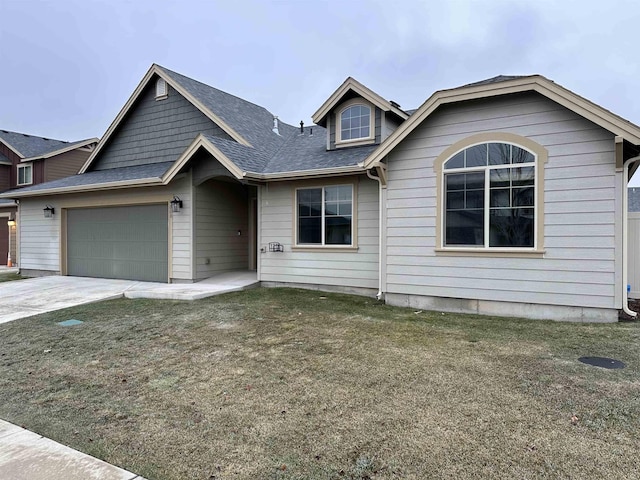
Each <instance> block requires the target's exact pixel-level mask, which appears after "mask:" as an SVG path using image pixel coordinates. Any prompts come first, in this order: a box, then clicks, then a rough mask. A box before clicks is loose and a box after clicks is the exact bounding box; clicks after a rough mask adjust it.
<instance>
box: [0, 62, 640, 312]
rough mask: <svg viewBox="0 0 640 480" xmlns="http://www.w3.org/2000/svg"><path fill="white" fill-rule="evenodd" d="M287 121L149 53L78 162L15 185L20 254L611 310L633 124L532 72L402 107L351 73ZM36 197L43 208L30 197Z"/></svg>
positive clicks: (142, 276)
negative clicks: (310, 110)
mask: <svg viewBox="0 0 640 480" xmlns="http://www.w3.org/2000/svg"><path fill="white" fill-rule="evenodd" d="M312 118H313V121H314V123H315V125H312V126H303V125H302V124H301V125H300V127H297V126H292V125H288V124H286V123H284V122H282V121H280V120H279V119H278V117H276V116H274V115H273V114H272V113H270V112H269V111H267V110H266V109H264V108H262V107H260V106H258V105H255V104H253V103H251V102H249V101H246V100H243V99H241V98H238V97H235V96H233V95H230V94H228V93H225V92H222V91H220V90H217V89H215V88H213V87H210V86H208V85H205V84H203V83H200V82H198V81H196V80H193V79H191V78H188V77H185V76H183V75H181V74H178V73H176V72H173V71H171V70H168V69H166V68H164V67H161V66H159V65H152V66H151V68H150V69H149V71H148V72H147V74H146V75H145V76H144V78H143V79H142V81H141V82H140V84H139V85H138V86H137V88H136V89H135V91H134V92H133V94H132V95H131V97H130V98H129V100H128V101H127V102H126V104H125V105H124V107H123V108H122V110H121V111H120V113H119V114H118V116H117V117H116V118H115V119H114V121H113V123H112V124H111V126H110V127H109V128H108V130H107V131H106V133H105V135H104V136H103V138H102V139H101V141H100V142H99V144H98V145H97V147H96V148H95V150H94V151H93V153H92V154H91V156H90V157H89V158H88V160H87V161H86V163H85V164H84V166H83V167H82V169H81V170H80V173H79V174H78V175H74V176H71V177H67V178H64V179H61V180H56V181H53V182H48V183H44V184H41V185H34V186H32V187H28V188H23V189H21V190H19V191H16V192H11V193H6V194H3V195H0V198H2V197H4V198H11V199H18V200H19V201H20V211H19V215H20V219H21V222H20V228H21V234H20V265H21V267H22V271H23V272H24V273H25V274H31V275H43V274H60V275H79V276H98V277H108V278H127V279H139V280H150V281H163V282H195V281H198V280H201V279H204V278H207V277H210V276H212V275H215V274H216V273H218V272H223V271H229V270H237V269H249V270H255V271H256V275H257V279H258V280H259V281H260V282H261V283H262V284H263V285H266V286H276V285H289V286H303V287H308V288H321V289H327V290H339V291H348V292H356V293H362V294H371V295H376V296H377V297H378V298H379V299H384V300H385V301H386V302H388V303H390V304H394V305H405V306H411V307H413V308H417V309H423V308H424V309H438V310H443V311H456V312H479V313H488V314H496V315H508V316H523V317H531V318H553V319H573V320H584V321H615V320H616V319H617V316H618V310H620V309H627V296H626V255H627V252H626V241H625V238H626V235H625V228H626V222H625V218H626V194H625V192H626V190H627V188H626V187H627V181H628V178H629V177H630V175H631V172H632V171H633V170H634V169H635V165H636V162H637V161H638V158H639V154H640V128H639V127H638V126H636V125H634V124H632V123H630V122H629V121H627V120H624V119H622V118H620V117H619V116H617V115H615V114H613V113H611V112H609V111H607V110H605V109H604V108H602V107H600V106H598V105H596V104H594V103H592V102H590V101H588V100H586V99H585V98H582V97H580V96H579V95H576V94H575V93H573V92H571V91H569V90H567V89H565V88H563V87H561V86H560V85H558V84H556V83H554V82H552V81H550V80H548V79H546V78H545V77H543V76H540V75H530V76H498V77H495V78H491V79H488V80H485V81H482V82H478V83H474V84H469V85H464V86H462V87H458V88H453V89H450V90H441V91H437V92H435V93H434V94H433V95H431V96H430V97H429V98H428V99H427V100H426V101H425V102H424V103H423V104H422V105H421V106H420V107H419V108H418V109H416V110H404V109H402V108H401V106H400V105H398V104H397V103H395V102H393V101H390V100H386V99H385V98H384V97H382V96H380V95H378V94H377V93H375V92H373V91H372V90H371V89H369V88H367V87H366V86H364V85H363V84H361V83H359V82H357V81H356V80H354V79H353V78H347V79H346V80H345V82H344V83H343V84H342V85H340V86H339V87H338V89H337V90H336V91H335V92H333V93H332V94H331V95H330V96H329V97H328V98H327V100H326V101H325V102H324V103H323V104H322V105H321V106H320V107H319V108H318V110H317V111H316V112H315V113H314V114H313V116H312ZM47 208H48V209H49V210H45V209H47Z"/></svg>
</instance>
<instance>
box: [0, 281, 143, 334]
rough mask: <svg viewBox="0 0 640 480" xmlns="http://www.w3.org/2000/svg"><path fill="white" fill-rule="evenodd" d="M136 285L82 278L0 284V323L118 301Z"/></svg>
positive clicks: (129, 282) (128, 282)
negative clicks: (70, 308)
mask: <svg viewBox="0 0 640 480" xmlns="http://www.w3.org/2000/svg"><path fill="white" fill-rule="evenodd" d="M138 283H140V282H133V281H130V280H109V279H102V278H83V277H59V276H52V277H39V278H29V279H26V280H16V281H14V282H3V283H0V323H5V322H10V321H11V320H17V319H18V318H23V317H30V316H31V315H38V314H39V313H45V312H52V311H54V310H60V309H63V308H67V307H73V306H75V305H82V304H84V303H92V302H100V301H102V300H110V299H112V298H120V297H122V296H123V294H124V292H125V291H126V290H127V289H129V288H131V287H133V286H134V285H136V284H138Z"/></svg>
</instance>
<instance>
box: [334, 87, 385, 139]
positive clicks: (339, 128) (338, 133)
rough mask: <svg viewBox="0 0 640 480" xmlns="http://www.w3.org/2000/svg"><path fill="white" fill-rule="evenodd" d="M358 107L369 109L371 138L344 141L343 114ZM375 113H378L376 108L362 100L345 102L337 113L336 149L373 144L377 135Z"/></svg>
mask: <svg viewBox="0 0 640 480" xmlns="http://www.w3.org/2000/svg"><path fill="white" fill-rule="evenodd" d="M356 105H360V106H362V107H367V108H368V109H369V136H368V137H358V138H350V139H347V140H343V139H342V114H343V113H344V112H345V111H346V110H348V109H349V108H351V107H355V106H356ZM375 113H376V109H375V107H374V106H373V105H371V104H370V103H369V102H367V101H365V100H364V99H362V98H354V99H352V100H349V101H347V102H345V103H344V104H343V105H342V106H341V108H340V110H338V111H337V112H336V127H335V128H336V147H339V146H355V145H360V144H366V143H372V142H373V141H374V140H375V134H376V125H375V120H376V115H375Z"/></svg>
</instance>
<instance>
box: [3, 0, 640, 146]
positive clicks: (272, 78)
mask: <svg viewBox="0 0 640 480" xmlns="http://www.w3.org/2000/svg"><path fill="white" fill-rule="evenodd" d="M0 21H1V22H2V23H1V26H0V72H1V73H0V87H1V88H0V105H1V107H0V128H1V129H5V130H13V131H19V132H24V133H31V134H34V135H40V136H45V137H50V138H57V139H62V140H78V139H82V138H88V137H98V136H101V135H102V134H103V133H104V132H105V130H106V129H107V127H108V126H109V124H110V123H111V121H112V120H113V119H114V117H115V116H116V115H117V113H118V111H119V110H120V109H121V108H122V106H123V105H124V103H125V102H126V100H127V99H128V97H129V96H130V95H131V93H132V92H133V90H134V89H135V87H136V86H137V84H138V82H139V81H140V80H141V79H142V77H143V76H144V74H145V73H146V71H147V70H148V68H149V67H150V66H151V64H152V63H154V62H155V63H158V64H160V65H163V66H165V67H167V68H170V69H172V70H175V71H178V72H180V73H182V74H184V75H187V76H189V77H191V78H195V79H196V80H200V81H202V82H204V83H207V84H209V85H211V86H214V87H216V88H219V89H221V90H224V91H227V92H229V93H233V94H235V95H237V96H240V97H242V98H245V99H247V100H250V101H253V102H255V103H257V104H259V105H262V106H264V107H266V108H267V109H268V110H269V111H271V112H272V113H273V114H275V115H279V116H280V118H281V119H282V120H284V121H286V122H288V123H292V124H297V123H298V122H300V120H304V121H305V123H306V124H308V123H310V122H311V120H310V117H311V115H312V114H313V113H314V112H315V110H316V109H317V108H318V107H319V106H320V105H321V104H322V103H323V102H324V101H325V100H326V98H327V97H328V96H329V95H330V94H331V93H332V92H333V91H334V90H335V89H336V88H337V87H338V86H339V85H340V84H341V83H342V82H343V81H344V79H345V78H346V77H347V76H353V77H354V78H356V79H357V80H359V81H360V82H362V83H364V84H365V85H367V86H368V87H369V88H371V89H373V90H374V91H376V92H377V93H379V94H380V95H382V96H383V97H385V98H387V99H392V100H395V101H397V102H398V103H400V104H401V105H402V107H403V108H415V107H418V106H419V105H420V104H421V103H422V102H424V100H426V99H427V98H428V97H429V95H431V94H432V93H433V92H434V91H435V90H439V89H443V88H451V87H456V86H459V85H463V84H465V83H469V82H473V81H477V80H481V79H484V78H488V77H492V76H495V75H499V74H507V75H509V74H511V75H523V74H532V73H539V74H542V75H544V76H546V77H547V78H549V79H551V80H554V81H555V82H557V83H559V84H561V85H563V86H564V87H566V88H568V89H570V90H572V91H574V92H576V93H578V94H580V95H583V96H585V97H587V98H588V99H590V100H592V101H594V102H596V103H598V104H600V105H601V106H603V107H605V108H608V109H610V110H612V111H613V112H615V113H617V114H618V115H621V116H622V117H624V118H626V119H628V120H630V121H632V122H634V123H636V124H640V98H639V96H638V93H639V92H638V86H639V83H640V82H639V79H640V61H639V59H638V58H639V48H638V47H639V45H640V42H639V41H638V36H637V31H638V29H639V25H640V6H639V4H638V3H637V0H635V1H606V2H605V1H602V0H598V1H593V0H582V1H566V0H562V1H560V0H535V1H530V2H519V1H513V0H511V1H500V0H495V1H494V0H485V1H482V2H481V1H466V2H464V1H454V0H441V1H431V0H429V1H427V0H424V1H398V0H338V1H329V0H326V1H325V0H309V1H305V0H272V1H267V0H263V1H261V0H232V1H227V0H209V1H205V0H200V1H196V0H183V1H163V0H153V1H151V0H135V1H123V0H108V1H94V0H78V1H76V0H55V1H54V0H47V1H33V0H0Z"/></svg>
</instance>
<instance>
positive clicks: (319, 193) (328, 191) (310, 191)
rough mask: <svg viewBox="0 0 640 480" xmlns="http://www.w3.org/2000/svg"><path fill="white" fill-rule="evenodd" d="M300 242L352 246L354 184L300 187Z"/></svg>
mask: <svg viewBox="0 0 640 480" xmlns="http://www.w3.org/2000/svg"><path fill="white" fill-rule="evenodd" d="M296 205H297V224H298V225H297V239H296V243H297V244H298V245H352V243H353V187H352V186H351V185H335V186H330V187H317V188H300V189H298V190H296Z"/></svg>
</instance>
